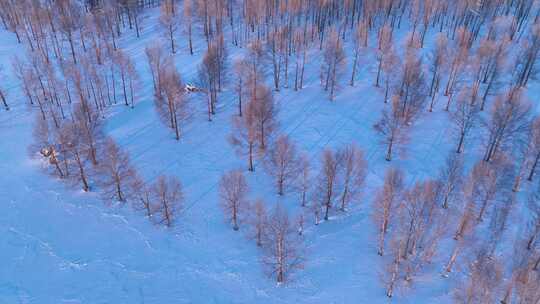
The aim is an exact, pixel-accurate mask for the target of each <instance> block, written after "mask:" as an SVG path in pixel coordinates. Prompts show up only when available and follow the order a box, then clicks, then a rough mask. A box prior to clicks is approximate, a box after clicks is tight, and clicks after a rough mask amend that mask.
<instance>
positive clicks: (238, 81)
mask: <svg viewBox="0 0 540 304" xmlns="http://www.w3.org/2000/svg"><path fill="white" fill-rule="evenodd" d="M249 71H250V67H249V65H248V63H247V61H245V60H241V59H240V60H237V61H235V63H234V75H235V83H234V90H235V92H236V95H237V96H238V116H242V107H243V103H242V101H243V100H244V96H245V95H246V94H247V91H248V90H246V89H245V88H244V87H245V86H247V84H248V79H249V77H248V76H249Z"/></svg>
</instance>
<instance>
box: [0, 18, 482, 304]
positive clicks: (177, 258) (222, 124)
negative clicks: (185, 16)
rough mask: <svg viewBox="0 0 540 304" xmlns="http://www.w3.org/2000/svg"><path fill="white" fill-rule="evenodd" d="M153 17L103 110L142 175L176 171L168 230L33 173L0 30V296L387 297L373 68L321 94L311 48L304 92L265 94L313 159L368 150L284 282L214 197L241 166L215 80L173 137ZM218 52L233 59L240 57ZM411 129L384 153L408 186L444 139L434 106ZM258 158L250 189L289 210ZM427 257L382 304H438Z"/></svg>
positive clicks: (15, 49) (14, 299)
mask: <svg viewBox="0 0 540 304" xmlns="http://www.w3.org/2000/svg"><path fill="white" fill-rule="evenodd" d="M154 15H155V14H151V17H150V18H149V19H147V20H145V21H144V24H145V28H144V29H143V35H142V38H141V39H136V38H135V37H134V35H133V33H129V34H128V35H125V36H124V37H123V38H122V40H121V45H122V47H123V48H124V50H126V52H127V53H128V54H129V55H130V56H132V58H133V59H134V60H135V62H136V63H137V69H138V71H139V73H140V74H141V75H142V77H143V79H144V83H145V87H144V88H142V90H141V92H140V95H141V102H140V103H139V104H137V105H136V106H135V109H133V110H132V109H129V108H127V107H124V106H122V105H119V106H117V107H116V108H113V109H111V111H110V113H109V114H110V115H109V117H108V118H107V126H106V131H107V133H108V134H109V135H111V136H113V137H114V138H115V139H116V140H117V141H118V143H119V144H120V145H121V146H122V147H123V148H124V149H126V150H127V151H129V152H130V156H131V159H132V161H133V164H134V165H135V166H136V167H137V169H138V170H139V171H140V172H141V173H142V175H143V176H144V177H145V179H146V180H148V181H151V180H153V179H154V178H155V177H156V176H157V175H159V174H162V173H166V174H171V175H176V176H178V177H179V178H180V179H181V181H182V182H183V185H184V191H185V194H186V206H185V207H186V208H185V211H184V212H183V214H182V215H181V217H180V220H179V221H178V223H179V224H178V225H177V226H176V227H174V228H173V229H165V228H163V227H158V226H154V225H152V224H150V223H149V222H148V221H147V220H146V219H145V218H144V217H143V215H142V214H139V213H137V212H134V211H132V210H131V209H130V208H128V207H127V206H117V205H115V206H106V205H104V204H103V203H102V202H101V201H100V199H99V198H98V197H97V195H96V194H95V193H82V192H78V191H73V190H72V188H69V187H68V186H67V185H65V184H63V183H62V182H61V181H59V180H54V179H52V178H51V177H50V176H47V175H45V174H44V173H43V172H42V170H40V166H41V164H40V163H39V162H37V161H35V160H32V158H31V157H30V156H29V155H28V153H27V152H26V147H27V146H28V145H29V144H30V143H31V142H32V124H33V121H34V115H33V114H32V113H31V112H30V111H28V109H27V107H26V105H25V103H24V100H23V98H22V97H21V96H19V94H20V92H19V91H18V90H17V86H16V81H15V79H14V78H13V75H12V73H10V72H9V60H10V58H11V56H12V55H13V54H15V53H19V52H22V51H23V49H22V47H21V46H20V45H17V44H16V41H15V37H14V36H13V35H12V34H10V33H6V32H4V31H1V32H0V42H1V45H0V62H2V63H4V65H5V67H6V71H7V73H6V74H7V77H8V79H7V83H9V84H10V85H11V84H13V86H12V88H11V89H10V90H9V95H10V101H11V103H12V107H13V110H12V111H10V112H5V111H2V112H0V172H1V173H0V236H1V237H0V259H1V260H2V261H3V263H2V266H1V267H0V303H2V304H3V303H255V302H257V303H387V302H388V299H387V297H386V296H385V293H384V287H383V286H382V285H381V283H380V280H379V272H380V271H381V269H380V264H381V263H379V260H378V259H379V257H378V256H377V255H376V249H375V246H374V245H375V231H374V228H373V224H372V221H371V218H370V215H371V212H370V201H371V198H372V196H371V195H372V194H373V190H374V189H375V188H376V187H378V186H379V185H380V184H381V181H382V177H383V175H384V171H385V169H386V168H387V167H388V166H389V164H388V163H387V162H386V161H384V158H383V154H384V147H381V146H380V145H378V137H377V136H376V135H375V134H374V131H373V128H372V126H373V124H374V123H375V122H376V120H377V118H378V117H379V115H380V114H379V113H380V111H381V109H382V107H383V106H384V104H383V103H382V97H381V92H380V91H378V89H377V88H375V87H374V86H373V77H372V75H373V70H374V69H375V67H374V66H371V65H368V66H361V69H362V75H361V76H360V79H359V81H358V82H357V84H356V86H355V87H354V88H352V87H350V86H348V85H346V83H347V82H346V80H345V78H347V77H348V76H346V77H344V79H343V80H342V81H341V83H342V89H341V90H340V92H339V93H338V95H337V98H336V100H335V101H334V102H329V101H328V99H327V97H326V94H325V92H324V91H323V90H322V88H321V87H320V85H319V79H318V72H317V71H318V69H319V66H318V64H319V60H316V59H315V58H313V56H319V55H318V54H317V53H316V51H314V54H313V56H311V64H310V65H309V67H308V69H309V71H307V72H306V75H310V77H309V78H308V79H307V81H306V88H305V89H304V90H301V91H299V92H294V91H293V90H292V89H283V90H282V91H281V92H279V93H276V95H275V98H276V100H277V101H278V104H279V108H280V115H279V122H280V126H281V131H282V132H283V133H285V134H288V135H289V136H291V138H292V139H294V140H295V141H296V142H297V143H298V145H299V147H300V148H301V149H302V150H304V151H305V152H307V153H308V154H309V156H310V157H311V159H312V160H313V161H314V162H316V161H318V158H319V156H320V152H321V151H322V150H323V149H324V148H327V147H329V148H335V147H340V146H342V145H344V144H347V143H350V142H351V141H354V142H356V143H357V144H358V145H359V146H360V147H361V148H362V149H364V151H365V152H366V155H367V158H368V162H369V169H370V174H369V176H368V180H367V189H366V191H365V195H364V200H363V201H362V202H361V204H359V205H357V206H354V207H353V208H352V209H353V210H351V211H350V212H349V213H346V214H341V213H334V214H333V217H332V219H331V221H329V222H327V223H322V224H321V225H319V226H314V225H313V224H312V221H310V222H309V223H308V225H307V229H306V243H307V245H308V256H307V263H306V267H305V269H304V270H303V271H301V272H299V273H298V274H297V275H296V276H295V277H293V281H292V282H291V283H289V284H287V285H285V286H276V284H275V283H274V281H273V280H272V279H269V278H268V277H267V276H266V275H265V272H264V269H263V268H262V267H261V264H260V263H259V261H258V259H259V257H260V253H259V252H258V250H257V248H256V247H255V244H254V242H252V241H250V240H249V239H247V238H246V235H245V230H246V229H245V226H243V227H242V226H241V229H240V232H234V231H233V230H232V229H230V227H229V225H228V224H227V223H226V222H225V221H224V219H223V215H222V211H221V209H220V208H219V205H218V197H217V185H218V180H219V177H220V176H221V174H222V173H223V172H225V171H226V170H229V169H232V168H242V169H243V168H245V167H246V164H245V160H244V159H241V158H239V157H237V156H236V155H235V153H234V151H233V149H232V147H231V146H230V145H229V143H228V142H227V137H228V135H229V134H230V128H231V123H230V122H231V117H232V115H234V113H235V111H236V108H235V97H234V96H233V95H234V94H233V92H230V91H228V90H227V89H226V90H225V91H224V92H223V93H222V94H221V95H220V96H219V103H220V104H219V106H218V109H219V110H218V114H217V115H216V116H215V120H214V121H213V122H208V121H206V116H205V115H206V114H205V111H206V109H205V104H204V103H203V101H202V100H201V99H200V98H193V99H192V100H191V102H192V103H193V107H194V108H195V109H197V111H196V112H195V113H194V115H193V117H192V118H191V120H190V122H189V124H188V125H187V126H186V127H185V128H184V129H183V130H182V132H183V136H182V138H181V140H180V141H179V142H177V141H175V140H174V139H173V137H172V135H171V133H170V132H169V130H167V129H166V128H165V127H164V126H163V125H162V123H161V122H160V121H159V120H158V117H157V115H156V113H155V111H154V108H153V102H152V99H151V90H152V88H151V82H150V78H149V77H150V76H149V73H148V68H147V66H146V58H145V55H144V47H145V46H146V45H147V44H148V43H150V42H151V41H152V40H153V39H155V38H156V37H157V36H158V35H159V34H158V31H159V29H158V28H157V26H156V25H155V24H156V21H155V20H154V19H155V17H154ZM178 41H179V42H180V44H181V47H182V48H181V49H180V50H179V52H178V53H179V54H178V55H177V56H176V58H175V59H176V64H177V66H178V68H179V70H180V72H181V74H182V76H183V78H184V79H185V80H188V81H189V80H190V79H193V78H194V77H195V75H196V66H197V64H198V62H199V60H200V56H201V55H202V52H203V51H204V41H203V40H202V39H201V40H200V41H197V43H196V44H195V50H196V54H195V56H194V57H191V56H190V55H189V53H188V52H187V51H186V49H185V40H183V39H179V40H178ZM230 51H231V57H235V56H238V53H239V52H241V50H238V49H234V48H232V47H231V49H230ZM366 61H369V60H367V59H366ZM349 68H350V67H349ZM349 68H348V70H347V72H346V73H345V75H350V73H349ZM413 129H414V132H413V134H412V135H411V138H412V141H411V144H410V145H409V146H408V149H407V154H406V155H405V156H404V157H400V158H399V159H396V160H395V161H393V162H392V165H396V166H400V167H402V168H404V169H405V170H406V172H407V177H408V181H409V182H411V183H412V182H413V181H415V180H421V179H424V178H427V177H430V176H434V174H435V173H436V172H437V170H438V169H439V166H440V164H442V163H443V160H444V158H445V157H446V155H447V152H448V151H450V149H452V148H453V147H454V144H455V143H454V142H453V141H452V137H451V136H450V134H451V133H450V129H449V124H448V121H447V117H446V113H445V112H443V111H441V110H440V109H438V110H437V111H435V112H434V113H429V114H426V115H424V116H423V117H422V118H421V119H420V121H419V122H418V125H417V126H414V127H413ZM467 153H473V154H474V153H480V152H479V151H468V152H467ZM256 166H257V167H256V172H255V173H250V174H248V180H249V184H250V187H251V192H250V197H252V198H257V197H262V198H264V199H265V201H266V202H267V203H268V204H270V205H271V204H282V205H284V206H286V207H287V209H288V210H289V211H290V212H291V213H298V212H300V210H299V209H300V208H299V206H298V205H299V204H298V200H297V197H295V196H294V194H288V195H286V196H285V197H284V198H280V197H278V196H277V195H276V194H275V191H274V187H273V184H272V181H271V180H270V179H269V177H268V176H267V175H266V174H265V173H264V169H263V167H262V165H260V164H259V163H257V164H256ZM437 265H440V264H436V265H434V267H435V269H434V271H433V272H432V273H434V274H435V275H430V276H426V277H421V278H419V280H418V281H417V282H416V284H415V286H414V288H413V289H412V290H409V291H407V292H406V293H405V294H403V295H402V294H398V295H397V296H396V297H395V298H394V299H393V300H392V302H394V303H447V302H449V301H450V299H451V296H450V292H451V289H452V288H451V286H452V283H453V282H452V279H443V278H441V277H440V276H438V275H436V274H437V272H438V270H437V269H436V267H439V266H437Z"/></svg>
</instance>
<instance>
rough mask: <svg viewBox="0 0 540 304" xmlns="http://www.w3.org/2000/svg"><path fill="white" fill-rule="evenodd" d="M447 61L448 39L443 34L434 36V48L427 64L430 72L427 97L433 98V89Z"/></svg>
mask: <svg viewBox="0 0 540 304" xmlns="http://www.w3.org/2000/svg"><path fill="white" fill-rule="evenodd" d="M447 60H448V37H447V36H446V35H445V34H444V33H439V34H437V36H436V42H435V47H434V49H433V51H432V53H431V58H430V62H429V67H430V72H431V84H430V86H429V95H430V96H433V95H434V94H435V93H436V92H435V91H436V90H435V88H436V86H437V84H438V83H439V82H440V81H441V76H442V74H443V73H444V70H445V68H446V62H447Z"/></svg>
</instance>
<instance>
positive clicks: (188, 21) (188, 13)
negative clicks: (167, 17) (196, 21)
mask: <svg viewBox="0 0 540 304" xmlns="http://www.w3.org/2000/svg"><path fill="white" fill-rule="evenodd" d="M193 2H194V1H193V0H184V19H185V23H184V24H185V25H186V27H187V33H188V46H189V53H190V54H191V55H193V41H192V40H193V39H192V32H193V30H192V28H193V14H194V10H195V8H194V6H195V5H194V3H193Z"/></svg>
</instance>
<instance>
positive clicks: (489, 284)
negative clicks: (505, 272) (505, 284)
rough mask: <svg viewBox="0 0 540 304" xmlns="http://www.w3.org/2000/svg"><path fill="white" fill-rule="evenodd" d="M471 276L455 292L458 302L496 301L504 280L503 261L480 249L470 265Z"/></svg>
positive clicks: (463, 303)
mask: <svg viewBox="0 0 540 304" xmlns="http://www.w3.org/2000/svg"><path fill="white" fill-rule="evenodd" d="M468 272H469V277H468V278H467V279H466V281H465V282H464V283H463V284H461V285H460V286H459V287H458V288H457V289H456V290H455V293H454V300H455V302H456V303H460V304H461V303H462V304H467V303H482V304H484V303H486V304H487V303H495V302H497V299H496V292H494V291H495V290H497V288H498V287H499V284H500V283H501V280H502V265H501V261H499V260H498V259H496V258H494V257H488V256H487V255H486V253H485V251H484V250H482V249H481V250H479V253H477V254H476V257H475V259H474V260H473V261H472V262H471V263H470V266H469V271H468Z"/></svg>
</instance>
